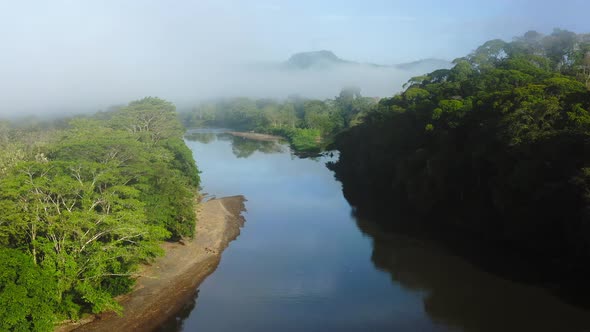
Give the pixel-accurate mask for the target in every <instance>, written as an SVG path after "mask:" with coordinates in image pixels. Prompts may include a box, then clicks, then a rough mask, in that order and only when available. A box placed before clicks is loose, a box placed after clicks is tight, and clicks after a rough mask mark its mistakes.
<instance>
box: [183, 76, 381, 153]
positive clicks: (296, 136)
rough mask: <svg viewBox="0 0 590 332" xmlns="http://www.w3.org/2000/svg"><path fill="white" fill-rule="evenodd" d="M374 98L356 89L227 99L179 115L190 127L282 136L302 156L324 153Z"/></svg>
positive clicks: (199, 106)
mask: <svg viewBox="0 0 590 332" xmlns="http://www.w3.org/2000/svg"><path fill="white" fill-rule="evenodd" d="M376 103H377V102H376V99H375V98H370V97H363V96H362V95H361V90H360V89H359V88H357V87H347V88H344V89H342V91H341V92H340V94H339V95H338V96H337V97H336V98H334V99H328V100H317V99H305V98H302V97H299V96H290V97H289V98H287V99H286V100H285V101H277V100H272V99H257V100H254V99H250V98H246V97H243V98H231V99H220V100H214V101H210V102H204V103H201V104H199V105H198V106H196V107H195V108H194V109H193V110H191V111H190V112H184V113H181V119H182V122H183V124H184V125H185V126H186V127H188V128H190V127H201V126H216V127H227V128H231V129H236V130H243V131H255V132H260V133H269V134H275V135H279V136H283V137H285V138H286V139H288V140H289V142H290V143H291V146H292V147H293V149H294V150H295V151H297V152H302V153H313V152H320V151H322V150H324V149H325V148H326V147H327V146H328V145H329V144H330V143H331V142H332V139H333V137H334V136H335V135H336V134H337V133H339V132H341V131H343V130H345V129H346V128H349V127H351V126H354V125H355V124H357V123H359V121H360V119H362V118H363V116H364V115H365V114H366V113H367V112H369V110H371V109H372V108H373V107H374V106H375V105H376Z"/></svg>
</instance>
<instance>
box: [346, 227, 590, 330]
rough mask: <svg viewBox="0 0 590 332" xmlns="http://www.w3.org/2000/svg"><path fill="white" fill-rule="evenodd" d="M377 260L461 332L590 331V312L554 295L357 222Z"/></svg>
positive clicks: (441, 320) (434, 314)
mask: <svg viewBox="0 0 590 332" xmlns="http://www.w3.org/2000/svg"><path fill="white" fill-rule="evenodd" d="M357 225H358V227H359V229H360V230H361V231H362V232H363V233H364V234H367V235H369V236H370V237H371V238H372V239H373V253H372V257H371V260H372V262H373V264H374V265H375V267H377V268H378V269H380V270H382V271H386V272H388V273H389V274H390V276H391V280H392V282H393V283H395V284H401V285H402V286H403V287H405V288H406V289H409V290H412V291H420V292H423V293H424V297H423V303H424V310H425V311H426V313H427V314H428V315H429V316H430V318H431V319H432V320H433V321H435V322H437V323H439V324H443V325H446V326H448V327H454V328H458V329H459V330H461V331H484V332H485V331H490V332H492V331H590V312H589V311H587V310H584V309H581V308H577V307H574V306H572V305H569V304H567V303H565V302H562V301H560V300H559V299H558V298H556V297H554V296H553V295H551V294H550V293H548V292H546V291H544V290H542V289H539V288H536V287H533V286H525V285H522V284H519V283H515V282H512V281H509V280H505V279H501V278H498V277H496V276H494V275H491V274H489V273H486V272H484V271H481V270H479V269H477V268H475V267H474V266H472V265H471V264H469V263H467V262H466V261H464V260H463V259H461V258H458V257H456V256H453V255H450V254H449V253H446V252H445V251H443V250H441V249H440V248H438V247H436V246H435V245H432V244H429V243H427V242H423V241H418V240H415V239H412V238H409V237H406V236H403V235H399V234H395V233H391V232H387V231H384V230H383V229H381V228H380V227H379V225H378V224H377V223H374V222H371V221H368V220H366V219H361V218H359V219H357Z"/></svg>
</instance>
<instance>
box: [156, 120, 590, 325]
mask: <svg viewBox="0 0 590 332" xmlns="http://www.w3.org/2000/svg"><path fill="white" fill-rule="evenodd" d="M187 144H188V146H189V147H190V148H191V149H192V151H193V153H194V156H195V159H196V160H197V162H198V165H199V168H200V170H201V171H202V174H201V179H202V187H203V191H204V192H206V193H208V194H210V195H215V196H218V197H222V196H228V195H237V194H241V195H244V196H245V197H246V198H247V200H248V201H247V202H246V208H247V212H246V213H245V214H244V215H245V217H246V224H245V226H244V228H243V229H242V233H241V235H240V236H239V237H238V239H237V240H235V241H234V242H232V243H231V244H230V246H229V248H228V249H227V250H226V251H225V252H224V253H223V257H222V260H221V263H220V265H219V267H218V269H217V270H216V271H215V273H214V274H212V275H211V276H210V277H209V278H207V280H206V281H205V282H204V283H203V284H202V285H201V287H200V289H199V290H198V292H197V294H196V295H195V298H194V300H193V301H192V302H190V303H187V304H186V307H185V309H184V310H183V311H182V312H180V313H178V316H177V317H176V319H174V320H171V321H169V322H168V323H167V324H166V325H165V326H163V327H162V328H161V331H205V332H207V331H232V332H235V331H273V332H274V331H590V312H589V311H586V310H583V309H579V308H577V307H573V306H570V305H568V304H566V303H563V302H561V301H560V300H559V299H557V298H555V297H553V296H551V295H550V294H548V293H547V292H545V291H543V290H541V289H538V288H534V287H531V286H525V285H521V284H517V283H514V282H511V281H507V280H503V279H500V278H497V277H495V276H493V275H490V274H488V273H485V272H483V271H480V270H478V269H477V268H476V267H473V266H472V265H470V264H468V263H467V262H465V261H464V260H462V259H460V258H457V257H455V256H452V255H450V254H448V253H445V252H444V251H443V250H441V249H439V248H437V247H436V246H434V245H431V244H429V243H426V242H423V241H418V240H415V239H411V238H408V237H405V236H401V235H396V234H390V233H386V232H383V231H381V230H380V228H379V227H378V226H377V224H376V223H374V222H371V221H368V220H357V219H355V218H354V217H353V216H352V214H351V207H350V206H349V205H348V203H347V202H346V200H345V199H344V197H343V196H342V191H341V185H340V183H339V182H337V181H336V180H334V177H333V174H332V172H331V171H329V170H328V169H327V168H326V167H325V163H326V161H329V160H330V158H329V157H321V158H319V159H317V160H312V159H299V158H297V157H295V156H293V155H292V154H291V153H290V150H289V148H288V147H287V146H285V145H282V144H276V143H269V142H256V141H251V140H247V139H243V138H233V137H231V136H228V135H226V134H222V133H220V132H219V131H211V130H208V131H199V132H196V133H193V134H189V135H188V136H187Z"/></svg>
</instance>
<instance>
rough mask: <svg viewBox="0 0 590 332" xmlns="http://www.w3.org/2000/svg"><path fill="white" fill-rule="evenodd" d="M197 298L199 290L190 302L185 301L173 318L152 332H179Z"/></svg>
mask: <svg viewBox="0 0 590 332" xmlns="http://www.w3.org/2000/svg"><path fill="white" fill-rule="evenodd" d="M198 297H199V290H198V289H197V290H196V291H195V295H194V296H192V298H191V300H190V301H187V302H186V303H185V304H184V306H183V307H182V309H180V311H178V312H177V313H176V314H175V315H174V316H172V317H170V318H169V319H168V320H166V321H165V322H164V323H163V324H162V325H160V327H158V329H156V330H154V332H180V331H182V329H183V327H184V322H185V320H186V319H187V318H188V316H190V314H191V312H192V311H193V310H194V309H195V307H196V306H197V298H198Z"/></svg>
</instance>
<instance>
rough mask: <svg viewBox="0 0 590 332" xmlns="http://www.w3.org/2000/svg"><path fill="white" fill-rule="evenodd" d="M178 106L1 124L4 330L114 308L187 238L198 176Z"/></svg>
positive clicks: (143, 103) (160, 103) (158, 104)
mask: <svg viewBox="0 0 590 332" xmlns="http://www.w3.org/2000/svg"><path fill="white" fill-rule="evenodd" d="M183 133H184V130H183V128H182V125H181V124H180V122H179V121H178V119H177V116H176V112H175V107H174V105H173V104H171V103H169V102H167V101H164V100H161V99H158V98H145V99H142V100H138V101H134V102H131V103H130V104H129V105H128V106H126V107H122V108H120V109H117V110H114V111H111V112H100V113H97V114H95V115H94V116H89V117H75V118H72V119H70V120H69V121H61V122H57V123H55V124H54V125H48V124H43V125H36V126H35V125H34V126H31V125H22V126H16V125H12V126H11V125H10V124H8V123H2V126H1V127H0V146H1V149H0V153H1V154H2V156H1V157H0V162H1V165H0V187H1V188H2V190H1V191H0V245H1V247H0V330H2V331H50V330H52V329H53V326H54V324H55V323H56V322H59V321H62V320H66V319H77V318H79V317H80V315H81V314H83V313H90V312H91V313H100V312H103V311H107V310H115V311H120V309H121V307H120V305H119V304H118V303H117V302H116V301H115V300H114V299H113V298H114V297H115V296H117V295H119V294H123V293H126V292H128V291H130V289H131V287H132V285H133V282H134V273H135V271H136V268H137V267H138V265H139V264H141V263H144V262H149V261H150V260H151V259H152V258H154V257H156V256H158V255H159V254H161V253H162V249H161V247H160V243H161V241H164V240H177V239H180V238H183V237H192V236H193V235H194V229H195V210H194V204H195V194H196V190H197V187H198V185H199V174H198V170H197V168H196V166H195V162H194V160H193V157H192V153H191V151H190V150H189V149H188V148H187V147H186V145H185V144H184V141H183V139H182V135H183Z"/></svg>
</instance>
